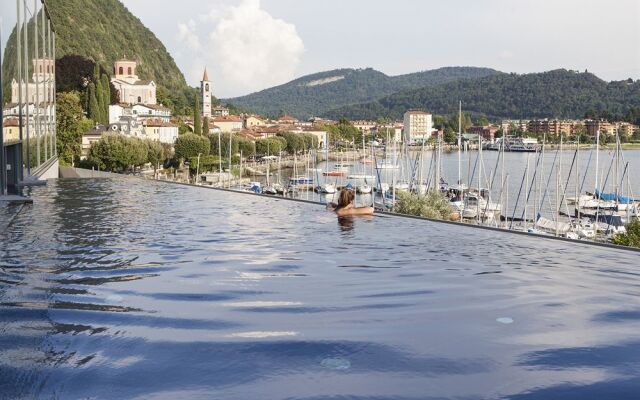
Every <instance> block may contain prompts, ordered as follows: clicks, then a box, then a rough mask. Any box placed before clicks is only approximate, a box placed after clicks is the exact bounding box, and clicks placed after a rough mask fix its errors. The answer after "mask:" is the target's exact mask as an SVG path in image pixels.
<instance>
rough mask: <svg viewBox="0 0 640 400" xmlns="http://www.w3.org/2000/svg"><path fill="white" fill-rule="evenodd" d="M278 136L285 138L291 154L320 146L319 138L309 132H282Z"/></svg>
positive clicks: (287, 149) (286, 148)
mask: <svg viewBox="0 0 640 400" xmlns="http://www.w3.org/2000/svg"><path fill="white" fill-rule="evenodd" d="M277 137H281V138H284V140H285V142H286V147H285V150H286V151H287V152H288V153H289V154H294V153H299V152H301V151H307V150H310V149H316V148H317V147H318V138H316V137H315V136H313V135H311V134H309V133H295V132H280V133H278V134H277Z"/></svg>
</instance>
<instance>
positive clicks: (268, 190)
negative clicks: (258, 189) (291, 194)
mask: <svg viewBox="0 0 640 400" xmlns="http://www.w3.org/2000/svg"><path fill="white" fill-rule="evenodd" d="M262 193H264V194H271V195H276V194H278V191H277V190H276V188H275V187H273V186H267V187H265V188H264V189H262Z"/></svg>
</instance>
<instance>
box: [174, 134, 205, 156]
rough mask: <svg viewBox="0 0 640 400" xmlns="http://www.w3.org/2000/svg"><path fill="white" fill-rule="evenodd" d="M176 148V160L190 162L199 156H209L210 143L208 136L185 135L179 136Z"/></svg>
mask: <svg viewBox="0 0 640 400" xmlns="http://www.w3.org/2000/svg"><path fill="white" fill-rule="evenodd" d="M174 147H175V158H176V159H178V160H180V159H182V160H188V159H189V158H191V157H197V156H198V154H202V155H203V156H208V155H209V150H210V143H209V139H208V138H207V137H206V136H200V135H195V134H193V133H185V134H184V135H180V136H178V139H176V144H175V146H174Z"/></svg>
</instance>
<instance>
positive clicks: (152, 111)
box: [109, 103, 171, 124]
mask: <svg viewBox="0 0 640 400" xmlns="http://www.w3.org/2000/svg"><path fill="white" fill-rule="evenodd" d="M122 117H135V118H138V119H139V120H141V121H144V120H146V119H161V120H163V121H165V122H169V121H171V110H170V109H168V108H166V107H164V106H163V105H158V104H122V103H120V104H112V105H110V106H109V123H110V124H113V123H116V122H118V121H119V120H120V119H121V118H122Z"/></svg>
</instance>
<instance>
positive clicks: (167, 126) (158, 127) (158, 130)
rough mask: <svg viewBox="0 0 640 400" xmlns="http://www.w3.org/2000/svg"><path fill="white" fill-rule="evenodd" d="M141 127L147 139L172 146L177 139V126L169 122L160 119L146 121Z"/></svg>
mask: <svg viewBox="0 0 640 400" xmlns="http://www.w3.org/2000/svg"><path fill="white" fill-rule="evenodd" d="M143 126H144V132H145V137H146V138H147V139H151V140H156V141H158V142H160V143H167V144H174V143H175V142H176V139H177V138H178V126H177V125H174V124H172V123H171V122H168V121H164V120H162V119H148V120H146V121H145V122H144V125H143Z"/></svg>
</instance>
